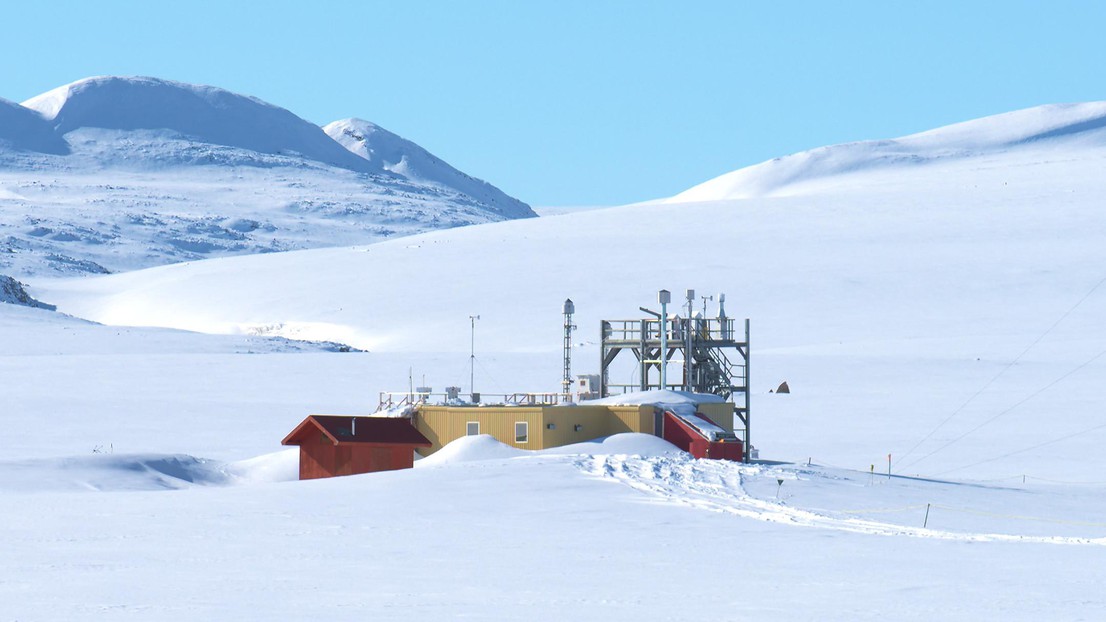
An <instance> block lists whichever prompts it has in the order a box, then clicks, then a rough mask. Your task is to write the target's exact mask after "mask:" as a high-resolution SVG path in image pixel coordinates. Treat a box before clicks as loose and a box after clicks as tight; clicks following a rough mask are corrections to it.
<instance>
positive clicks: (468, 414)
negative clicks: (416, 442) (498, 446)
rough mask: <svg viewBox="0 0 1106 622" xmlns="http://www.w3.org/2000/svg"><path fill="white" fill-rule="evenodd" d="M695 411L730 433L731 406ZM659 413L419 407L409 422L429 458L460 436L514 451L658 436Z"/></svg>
mask: <svg viewBox="0 0 1106 622" xmlns="http://www.w3.org/2000/svg"><path fill="white" fill-rule="evenodd" d="M696 410H697V411H698V413H699V414H701V415H702V416H703V417H704V418H706V419H709V420H710V422H711V423H713V424H714V425H716V426H718V427H720V428H722V429H723V430H725V431H726V432H730V433H732V432H733V428H734V426H733V413H734V405H733V404H730V403H723V402H718V403H704V404H699V405H698V406H697V407H696ZM663 415H664V412H663V410H661V409H660V408H657V407H655V406H653V405H651V404H642V405H593V404H583V405H574V404H569V405H564V406H548V405H533V406H514V405H511V406H436V405H431V404H420V405H419V406H418V408H417V410H416V411H415V413H414V414H413V416H412V423H414V425H415V427H416V428H417V429H418V431H419V432H421V433H422V434H423V436H425V437H426V438H427V439H429V440H430V443H431V446H430V447H429V448H425V449H424V448H420V449H418V452H419V453H420V454H422V455H424V456H425V455H429V454H432V453H434V452H435V451H438V450H439V449H441V448H442V447H443V446H445V445H448V444H449V443H450V442H452V441H455V440H457V439H458V438H461V437H462V436H473V435H477V434H489V435H491V436H492V437H494V438H495V439H496V440H498V441H499V442H501V443H504V444H506V445H510V446H512V447H517V448H519V449H548V448H550V447H560V446H562V445H571V444H573V443H580V442H583V441H589V440H592V439H595V438H601V437H604V436H611V435H612V434H619V433H622V432H641V433H644V434H654V435H656V436H661V430H662V426H663Z"/></svg>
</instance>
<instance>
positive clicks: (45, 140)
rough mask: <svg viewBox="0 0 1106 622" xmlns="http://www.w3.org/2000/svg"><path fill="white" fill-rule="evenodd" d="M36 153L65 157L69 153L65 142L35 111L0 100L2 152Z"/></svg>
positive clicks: (0, 142)
mask: <svg viewBox="0 0 1106 622" xmlns="http://www.w3.org/2000/svg"><path fill="white" fill-rule="evenodd" d="M5 148H6V149H12V150H16V151H36V152H41V153H52V154H57V155H63V154H65V153H68V152H69V146H68V145H67V144H66V143H65V140H63V139H62V138H60V137H59V136H58V135H57V134H55V133H54V129H53V128H52V127H51V126H50V123H49V122H47V121H46V119H43V118H42V117H41V116H40V115H38V114H37V113H36V112H35V111H34V110H30V109H28V108H24V107H23V106H20V105H19V104H17V103H15V102H11V101H8V100H6V99H4V98H0V151H2V150H4V149H5Z"/></svg>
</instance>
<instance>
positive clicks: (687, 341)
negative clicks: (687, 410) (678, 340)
mask: <svg viewBox="0 0 1106 622" xmlns="http://www.w3.org/2000/svg"><path fill="white" fill-rule="evenodd" d="M694 313H695V290H693V289H689V290H687V326H685V327H684V391H694V390H695V389H694V388H693V387H692V384H693V383H692V381H691V359H692V356H691V352H692V348H693V342H692V339H694V335H692V334H691V333H692V326H693V324H694V323H693V322H692V321H691V316H692V315H693V314H694Z"/></svg>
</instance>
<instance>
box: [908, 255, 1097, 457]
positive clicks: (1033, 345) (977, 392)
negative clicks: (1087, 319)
mask: <svg viewBox="0 0 1106 622" xmlns="http://www.w3.org/2000/svg"><path fill="white" fill-rule="evenodd" d="M1103 283H1106V276H1104V277H1102V278H1101V279H1100V280H1099V281H1098V282H1097V283H1095V285H1094V287H1092V288H1091V289H1090V290H1088V291H1087V293H1086V294H1083V297H1082V298H1080V299H1079V300H1078V301H1076V303H1075V304H1074V305H1072V306H1071V307H1070V308H1069V309H1068V310H1067V311H1065V312H1064V313H1063V315H1061V316H1060V317H1059V318H1058V319H1057V320H1056V321H1055V322H1053V323H1052V325H1051V326H1049V327H1048V328H1047V329H1046V330H1045V332H1043V333H1041V334H1040V336H1038V337H1037V338H1036V339H1034V340H1033V343H1031V344H1029V345H1028V346H1026V348H1025V349H1024V350H1022V351H1021V353H1020V354H1018V355H1017V356H1016V357H1014V359H1013V360H1011V361H1010V362H1009V363H1007V364H1006V366H1004V367H1003V368H1002V369H1000V370H999V372H998V373H997V374H995V375H994V376H993V377H992V378H991V379H990V380H988V381H987V382H986V383H985V384H984V385H983V386H982V387H980V389H979V390H978V391H976V392H975V393H973V394H972V395H971V396H970V397H969V398H968V399H967V400H965V401H964V403H962V404H960V406H959V407H958V408H957V409H956V410H954V411H952V413H951V414H950V415H949V416H947V417H945V418H944V419H942V420H941V422H940V423H938V424H937V426H936V427H934V428H933V429H932V430H930V431H929V433H928V434H926V435H925V437H923V438H922V440H920V441H918V442H917V443H915V444H914V446H913V447H911V448H910V449H909V450H908V451H907V452H906V453H905V454H903V456H902V458H900V459H899V467H898V468H897V469H896V471H902V469H905V468H907V467H909V466H911V465H913V464H917V463H919V462H921V461H922V460H925V459H926V458H928V457H929V456H932V455H933V454H934V453H936V452H938V451H940V450H942V449H944V448H945V447H948V446H949V445H951V444H952V443H946V444H945V445H942V446H941V447H938V448H937V449H935V450H934V451H931V452H930V453H928V454H926V455H924V456H922V457H921V458H918V459H917V460H914V461H912V462H906V463H904V462H905V460H906V459H907V458H908V457H910V455H911V454H913V453H914V452H915V451H916V450H917V449H918V447H921V446H922V444H923V443H925V442H926V441H928V440H929V439H930V438H932V437H933V435H934V434H936V433H937V431H938V430H940V429H941V428H942V427H944V425H945V424H946V423H948V422H949V421H951V420H952V418H953V417H955V416H956V415H958V414H960V413H961V412H962V411H963V410H964V409H965V408H967V406H968V405H969V404H971V403H972V402H974V401H975V398H977V397H979V396H980V395H981V394H982V393H983V392H984V391H986V390H987V389H988V388H990V386H991V385H992V384H994V383H995V381H996V380H998V379H999V378H1000V377H1002V376H1003V374H1005V373H1006V372H1007V371H1009V370H1010V368H1011V367H1013V366H1014V365H1016V364H1017V363H1018V361H1020V360H1021V359H1022V357H1024V356H1025V355H1026V354H1028V353H1029V351H1030V350H1032V349H1033V348H1034V347H1036V346H1037V344H1039V343H1040V342H1041V341H1042V340H1043V339H1044V338H1045V337H1047V336H1048V335H1049V334H1050V333H1052V331H1053V330H1055V329H1056V327H1057V326H1059V325H1060V323H1061V322H1063V321H1064V320H1066V319H1067V318H1068V316H1069V315H1071V314H1072V313H1073V312H1074V311H1075V310H1076V309H1078V308H1079V306H1080V305H1082V304H1083V303H1084V302H1086V300H1087V299H1088V298H1090V297H1091V295H1092V294H1094V293H1095V291H1097V290H1098V288H1099V287H1101V286H1102V284H1103ZM1050 386H1051V385H1050ZM1034 395H1035V394H1034ZM1030 397H1032V396H1030ZM1027 399H1028V398H1027ZM1023 401H1024V400H1023ZM1020 403H1021V402H1019V404H1020ZM1015 406H1016V405H1015ZM1005 412H1008V411H1004V412H1003V413H999V415H997V416H996V417H994V418H997V417H998V416H1000V415H1002V414H1005ZM989 421H990V420H988V422H989ZM985 424H986V422H985V423H984V425H985ZM979 427H982V426H979ZM976 429H978V427H977V428H973V429H972V430H971V431H972V432H974V431H975V430H976ZM961 438H962V437H961ZM955 440H959V438H958V439H955ZM955 440H954V441H953V442H955Z"/></svg>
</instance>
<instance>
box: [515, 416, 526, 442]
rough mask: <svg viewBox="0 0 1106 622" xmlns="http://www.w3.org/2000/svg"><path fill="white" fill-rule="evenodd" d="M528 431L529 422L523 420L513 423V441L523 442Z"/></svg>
mask: <svg viewBox="0 0 1106 622" xmlns="http://www.w3.org/2000/svg"><path fill="white" fill-rule="evenodd" d="M529 431H530V424H529V423H526V422H525V421H519V422H516V423H515V442H516V443H525V442H527V440H528V438H527V437H528V436H529V435H528V432H529Z"/></svg>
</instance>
